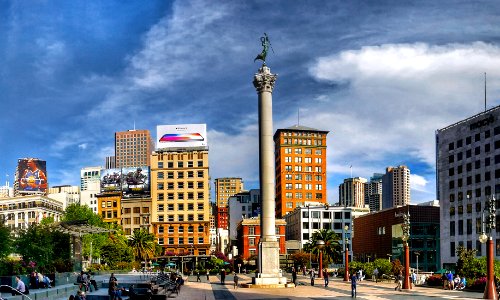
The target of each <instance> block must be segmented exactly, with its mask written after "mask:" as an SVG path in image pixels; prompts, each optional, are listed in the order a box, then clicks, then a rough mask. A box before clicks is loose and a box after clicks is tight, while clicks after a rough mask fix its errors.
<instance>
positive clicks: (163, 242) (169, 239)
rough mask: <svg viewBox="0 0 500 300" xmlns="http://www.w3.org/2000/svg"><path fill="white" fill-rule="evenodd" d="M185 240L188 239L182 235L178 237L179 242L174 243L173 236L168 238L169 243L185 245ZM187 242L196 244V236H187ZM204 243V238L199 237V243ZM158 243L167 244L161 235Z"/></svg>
mask: <svg viewBox="0 0 500 300" xmlns="http://www.w3.org/2000/svg"><path fill="white" fill-rule="evenodd" d="M184 241H186V240H185V239H184V238H183V237H180V238H178V239H177V243H174V238H173V237H169V238H168V239H167V245H184ZM187 243H188V244H189V245H192V244H194V238H191V237H190V238H187ZM203 243H204V239H203V238H202V237H199V238H198V244H203ZM158 245H165V239H164V238H162V237H160V238H158Z"/></svg>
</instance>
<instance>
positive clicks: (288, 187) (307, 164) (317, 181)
mask: <svg viewBox="0 0 500 300" xmlns="http://www.w3.org/2000/svg"><path fill="white" fill-rule="evenodd" d="M327 134H328V131H323V130H317V129H314V128H309V127H305V126H299V125H295V126H292V127H288V128H285V129H278V130H277V131H276V133H275V134H274V145H275V149H276V150H275V155H276V216H277V217H279V218H281V217H283V216H284V215H286V214H287V213H289V212H291V211H293V210H294V209H295V208H296V207H299V206H302V205H304V203H305V202H318V203H327V198H326V136H327Z"/></svg>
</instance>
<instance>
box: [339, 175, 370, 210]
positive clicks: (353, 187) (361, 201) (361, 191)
mask: <svg viewBox="0 0 500 300" xmlns="http://www.w3.org/2000/svg"><path fill="white" fill-rule="evenodd" d="M365 183H366V179H365V178H361V177H354V178H346V179H344V182H343V183H341V184H340V185H339V203H340V206H344V207H365Z"/></svg>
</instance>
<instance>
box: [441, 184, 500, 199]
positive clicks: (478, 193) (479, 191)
mask: <svg viewBox="0 0 500 300" xmlns="http://www.w3.org/2000/svg"><path fill="white" fill-rule="evenodd" d="M482 191H483V190H482V189H481V188H477V189H475V190H474V196H475V197H476V198H479V197H481V194H482ZM495 194H500V184H495ZM455 195H456V197H455ZM464 196H465V197H466V198H467V199H468V200H470V199H471V198H472V196H473V194H472V190H467V191H466V192H465V195H464V192H458V193H457V194H455V193H453V192H452V193H451V194H450V195H449V200H450V202H455V199H458V201H462V200H464ZM484 196H491V186H485V187H484Z"/></svg>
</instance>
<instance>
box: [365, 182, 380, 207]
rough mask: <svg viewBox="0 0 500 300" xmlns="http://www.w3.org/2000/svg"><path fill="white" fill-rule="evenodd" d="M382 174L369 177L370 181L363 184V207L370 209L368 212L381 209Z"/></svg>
mask: <svg viewBox="0 0 500 300" xmlns="http://www.w3.org/2000/svg"><path fill="white" fill-rule="evenodd" d="M383 175H384V174H379V173H375V174H373V176H372V177H370V181H369V182H367V183H365V205H368V206H369V207H370V211H371V212H373V211H379V210H381V209H382V177H383Z"/></svg>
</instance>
